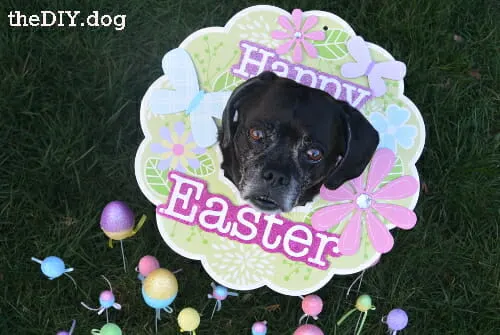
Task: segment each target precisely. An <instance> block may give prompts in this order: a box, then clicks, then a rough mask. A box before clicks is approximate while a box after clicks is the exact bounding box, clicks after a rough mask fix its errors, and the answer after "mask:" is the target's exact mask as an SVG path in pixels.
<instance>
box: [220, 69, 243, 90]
mask: <svg viewBox="0 0 500 335" xmlns="http://www.w3.org/2000/svg"><path fill="white" fill-rule="evenodd" d="M242 82H243V79H241V78H238V77H236V76H233V75H232V74H231V73H230V72H229V71H227V72H223V73H221V74H220V75H219V76H218V77H217V78H216V79H215V81H214V84H213V91H214V92H219V91H232V90H234V89H235V88H236V86H238V85H239V84H241V83H242Z"/></svg>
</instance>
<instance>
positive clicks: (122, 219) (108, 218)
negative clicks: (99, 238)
mask: <svg viewBox="0 0 500 335" xmlns="http://www.w3.org/2000/svg"><path fill="white" fill-rule="evenodd" d="M100 225H101V229H102V230H103V232H104V234H106V236H108V237H109V238H110V239H113V240H123V239H125V238H127V237H128V236H129V234H130V232H131V231H132V229H133V228H134V213H133V212H132V210H131V209H130V207H128V205H127V204H126V203H124V202H123V201H112V202H110V203H109V204H107V205H106V207H104V209H103V211H102V214H101V222H100Z"/></svg>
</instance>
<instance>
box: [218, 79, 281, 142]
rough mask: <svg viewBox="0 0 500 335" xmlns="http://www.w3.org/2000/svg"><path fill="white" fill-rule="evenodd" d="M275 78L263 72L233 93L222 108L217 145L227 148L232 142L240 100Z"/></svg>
mask: <svg viewBox="0 0 500 335" xmlns="http://www.w3.org/2000/svg"><path fill="white" fill-rule="evenodd" d="M276 78H278V76H277V75H276V74H275V73H273V72H270V71H265V72H262V73H261V74H259V75H258V76H256V77H253V78H251V79H248V80H247V81H245V82H244V83H242V84H241V85H240V86H238V87H237V88H236V89H235V90H234V91H233V93H232V94H231V96H230V97H229V100H228V101H227V104H226V108H224V112H223V114H222V126H221V128H219V143H220V145H221V146H222V147H223V148H227V147H228V146H229V145H230V144H231V142H232V139H233V136H234V133H235V131H236V126H237V125H238V117H239V115H238V108H239V105H240V102H241V100H242V99H244V98H245V97H248V96H249V95H250V94H252V92H255V89H256V88H259V87H262V85H263V84H268V83H270V82H271V81H273V80H274V79H276Z"/></svg>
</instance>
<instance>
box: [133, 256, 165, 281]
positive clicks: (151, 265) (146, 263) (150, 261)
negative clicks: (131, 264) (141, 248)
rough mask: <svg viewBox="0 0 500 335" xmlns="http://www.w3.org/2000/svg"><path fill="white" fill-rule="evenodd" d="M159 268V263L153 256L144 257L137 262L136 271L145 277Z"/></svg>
mask: <svg viewBox="0 0 500 335" xmlns="http://www.w3.org/2000/svg"><path fill="white" fill-rule="evenodd" d="M159 267H160V262H158V260H157V259H156V257H154V256H149V255H147V256H144V257H142V258H141V259H140V260H139V265H137V270H138V271H139V273H140V274H141V275H143V276H144V277H147V276H148V275H149V274H150V273H151V272H152V271H154V270H156V269H158V268H159Z"/></svg>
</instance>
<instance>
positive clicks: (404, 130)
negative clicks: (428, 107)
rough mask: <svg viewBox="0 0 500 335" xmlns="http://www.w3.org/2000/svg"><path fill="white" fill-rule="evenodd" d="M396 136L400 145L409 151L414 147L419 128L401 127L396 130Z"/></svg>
mask: <svg viewBox="0 0 500 335" xmlns="http://www.w3.org/2000/svg"><path fill="white" fill-rule="evenodd" d="M394 136H395V137H396V141H397V142H398V143H399V145H400V146H402V147H403V148H405V149H407V150H408V149H410V148H411V147H412V146H413V142H414V139H415V136H417V128H416V127H415V126H403V127H400V128H398V129H396V133H395V134H394Z"/></svg>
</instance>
